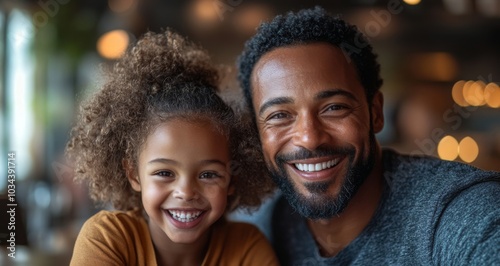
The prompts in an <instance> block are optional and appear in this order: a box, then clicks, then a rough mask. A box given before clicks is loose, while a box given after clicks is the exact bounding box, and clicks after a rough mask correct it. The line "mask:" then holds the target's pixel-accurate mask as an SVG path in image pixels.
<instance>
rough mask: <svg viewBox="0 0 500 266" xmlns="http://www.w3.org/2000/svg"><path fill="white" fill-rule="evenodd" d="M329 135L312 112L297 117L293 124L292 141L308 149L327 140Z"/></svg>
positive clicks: (312, 148)
mask: <svg viewBox="0 0 500 266" xmlns="http://www.w3.org/2000/svg"><path fill="white" fill-rule="evenodd" d="M329 138H330V136H329V134H328V132H327V131H326V128H325V126H324V125H323V124H322V122H321V121H320V120H319V118H318V117H317V116H315V115H313V114H303V115H299V116H298V117H297V120H296V121H295V124H294V135H293V138H292V142H293V144H294V145H296V146H300V147H303V148H305V149H308V150H310V151H313V150H315V149H316V148H317V147H318V146H321V145H322V144H325V143H327V142H328V140H329Z"/></svg>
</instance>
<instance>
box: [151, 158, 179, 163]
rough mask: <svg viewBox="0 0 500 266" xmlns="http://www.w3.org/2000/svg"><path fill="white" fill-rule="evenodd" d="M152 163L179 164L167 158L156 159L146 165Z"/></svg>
mask: <svg viewBox="0 0 500 266" xmlns="http://www.w3.org/2000/svg"><path fill="white" fill-rule="evenodd" d="M153 163H168V164H179V163H178V162H177V161H175V160H172V159H167V158H156V159H153V160H151V161H149V162H148V164H153Z"/></svg>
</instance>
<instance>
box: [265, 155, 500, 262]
mask: <svg viewBox="0 0 500 266" xmlns="http://www.w3.org/2000/svg"><path fill="white" fill-rule="evenodd" d="M383 161H384V177H385V180H386V182H385V183H386V185H385V188H384V193H383V196H382V200H381V203H380V205H379V207H378V209H377V211H376V213H375V215H374V217H373V218H372V220H371V221H370V223H369V224H368V226H367V227H366V228H365V229H364V230H363V231H362V233H361V234H360V235H359V236H358V237H357V238H356V239H355V240H353V241H352V242H351V243H350V244H349V245H348V246H347V247H346V248H344V249H343V250H342V251H341V252H340V253H338V254H337V255H336V256H334V257H331V258H323V257H321V256H320V255H319V251H318V248H317V246H316V244H315V241H314V239H313V236H312V235H311V233H310V232H309V230H308V229H307V225H306V222H305V220H304V218H302V217H300V216H299V215H298V214H297V213H296V212H294V211H293V209H292V208H291V207H290V206H289V205H288V203H287V202H286V200H285V199H283V198H280V199H279V200H278V201H277V203H276V205H275V206H274V211H273V216H272V221H271V224H272V227H271V238H272V242H273V245H274V247H275V249H276V252H277V254H278V257H279V259H280V261H281V263H282V265H314V266H317V265H500V173H498V172H487V171H482V170H479V169H477V168H473V167H471V166H468V165H465V164H461V163H456V162H447V161H441V160H438V159H435V158H432V157H409V156H403V155H399V154H397V153H395V152H393V151H391V150H384V152H383ZM265 230H266V228H264V231H265Z"/></svg>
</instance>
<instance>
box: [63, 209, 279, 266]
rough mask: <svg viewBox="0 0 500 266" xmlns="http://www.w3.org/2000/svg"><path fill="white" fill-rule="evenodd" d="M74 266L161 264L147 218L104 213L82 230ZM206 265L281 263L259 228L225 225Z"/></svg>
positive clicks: (214, 239) (214, 238) (214, 235)
mask: <svg viewBox="0 0 500 266" xmlns="http://www.w3.org/2000/svg"><path fill="white" fill-rule="evenodd" d="M70 265H71V266H78V265H85V266H89V265H90V266H97V265H120V266H123V265H138V266H146V265H157V263H156V257H155V250H154V246H153V242H152V240H151V236H150V233H149V228H148V224H147V221H146V219H144V217H142V215H141V214H140V212H138V211H127V212H122V211H112V212H111V211H100V212H99V213H97V214H96V215H94V216H92V217H91V218H90V219H88V220H87V221H86V222H85V224H84V225H83V227H82V229H81V230H80V233H79V235H78V238H77V239H76V243H75V247H74V250H73V256H72V258H71V264H70ZM202 265H204V266H205V265H206V266H208V265H214V266H215V265H217V266H223V265H231V266H232V265H256V266H262V265H279V264H278V261H277V259H276V256H275V254H274V252H273V250H272V247H271V245H270V244H269V242H268V241H267V239H266V238H265V236H264V235H263V234H262V233H261V232H260V231H259V230H258V229H257V228H256V227H255V226H253V225H250V224H246V223H239V222H224V223H222V225H217V226H214V231H213V232H212V236H211V238H210V246H209V248H208V251H207V254H206V255H205V259H204V261H203V264H202Z"/></svg>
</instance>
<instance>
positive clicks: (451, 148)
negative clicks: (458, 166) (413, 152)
mask: <svg viewBox="0 0 500 266" xmlns="http://www.w3.org/2000/svg"><path fill="white" fill-rule="evenodd" d="M437 151H438V155H439V158H441V159H443V160H448V161H453V160H455V159H456V158H457V157H458V141H457V140H456V139H455V138H454V137H452V136H445V137H444V138H442V139H441V141H439V144H438V148H437Z"/></svg>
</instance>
